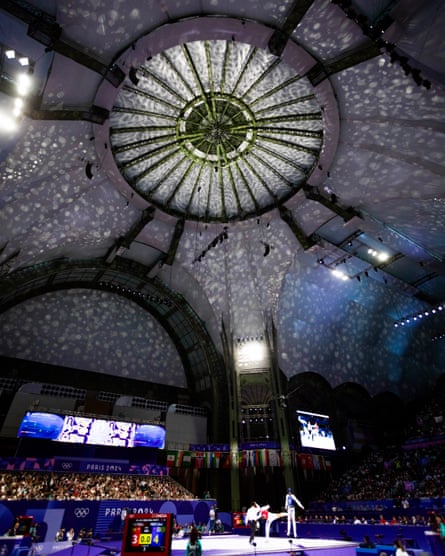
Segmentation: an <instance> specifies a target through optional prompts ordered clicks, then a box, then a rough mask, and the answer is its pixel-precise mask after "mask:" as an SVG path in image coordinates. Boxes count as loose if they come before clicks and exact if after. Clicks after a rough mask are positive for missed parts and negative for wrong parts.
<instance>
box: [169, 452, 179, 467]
mask: <svg viewBox="0 0 445 556" xmlns="http://www.w3.org/2000/svg"><path fill="white" fill-rule="evenodd" d="M177 456H178V453H177V452H176V450H175V451H173V450H169V451H168V452H167V467H176V460H177Z"/></svg>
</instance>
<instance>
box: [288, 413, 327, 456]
mask: <svg viewBox="0 0 445 556" xmlns="http://www.w3.org/2000/svg"><path fill="white" fill-rule="evenodd" d="M297 423H298V431H299V434H300V443H301V447H302V448H314V449H318V450H336V446H335V440H334V434H333V432H332V429H331V423H330V419H329V416H328V415H320V414H319V413H311V412H309V411H297Z"/></svg>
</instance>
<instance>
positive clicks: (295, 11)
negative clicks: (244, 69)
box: [268, 0, 315, 56]
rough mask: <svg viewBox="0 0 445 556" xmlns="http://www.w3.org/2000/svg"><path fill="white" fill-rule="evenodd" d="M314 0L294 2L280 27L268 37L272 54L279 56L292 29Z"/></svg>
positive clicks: (297, 0)
mask: <svg viewBox="0 0 445 556" xmlns="http://www.w3.org/2000/svg"><path fill="white" fill-rule="evenodd" d="M314 1H315V0H296V1H295V2H294V4H293V6H292V8H291V11H290V12H289V15H288V16H287V18H286V20H285V22H284V23H283V25H282V27H281V29H276V30H275V31H274V33H273V34H272V36H271V37H270V39H269V43H268V47H269V50H270V52H271V53H272V54H274V55H275V56H281V54H282V53H283V50H284V49H285V48H286V44H287V41H288V40H289V38H290V36H291V35H292V33H293V31H294V29H295V28H296V26H297V25H298V24H299V23H300V21H301V20H302V19H303V17H304V16H305V14H306V12H307V11H308V9H309V8H310V7H311V6H312V4H313V3H314Z"/></svg>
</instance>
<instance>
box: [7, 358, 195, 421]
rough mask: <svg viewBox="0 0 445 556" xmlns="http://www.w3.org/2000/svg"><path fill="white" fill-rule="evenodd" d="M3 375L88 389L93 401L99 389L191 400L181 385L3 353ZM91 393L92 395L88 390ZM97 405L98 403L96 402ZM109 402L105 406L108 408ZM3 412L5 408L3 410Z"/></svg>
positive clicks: (179, 400) (89, 400)
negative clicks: (59, 364)
mask: <svg viewBox="0 0 445 556" xmlns="http://www.w3.org/2000/svg"><path fill="white" fill-rule="evenodd" d="M0 367H1V372H0V378H5V379H13V380H14V381H16V382H17V383H18V384H22V383H25V382H44V383H49V384H57V385H65V386H72V387H73V386H74V387H76V388H84V389H86V390H87V401H88V403H89V404H90V407H91V403H92V401H91V400H92V396H93V397H94V393H96V392H98V391H105V392H111V393H114V394H117V395H118V396H137V397H142V398H147V399H152V400H161V401H166V402H168V403H182V404H184V403H189V402H191V399H190V398H191V395H190V393H189V391H188V390H187V389H186V388H177V387H174V386H168V385H164V384H156V383H153V382H144V381H141V380H134V379H131V378H123V377H118V376H110V375H107V376H106V377H104V375H103V374H102V373H94V372H91V371H82V370H79V369H73V368H67V367H60V366H56V365H48V364H46V363H37V362H34V361H25V360H20V359H13V358H10V357H3V356H0ZM89 392H91V394H90V395H88V393H89ZM94 403H95V404H97V403H98V402H97V401H95V402H94ZM106 407H107V406H106V405H105V406H104V407H102V406H101V408H102V409H105V410H106ZM2 413H3V411H2Z"/></svg>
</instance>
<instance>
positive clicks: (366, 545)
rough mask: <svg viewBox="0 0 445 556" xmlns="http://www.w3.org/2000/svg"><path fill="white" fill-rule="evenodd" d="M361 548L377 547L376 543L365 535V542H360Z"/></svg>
mask: <svg viewBox="0 0 445 556" xmlns="http://www.w3.org/2000/svg"><path fill="white" fill-rule="evenodd" d="M359 546H360V548H375V543H373V542H372V541H371V539H370V538H369V536H368V535H365V536H364V537H363V542H361V543H360V545H359Z"/></svg>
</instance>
